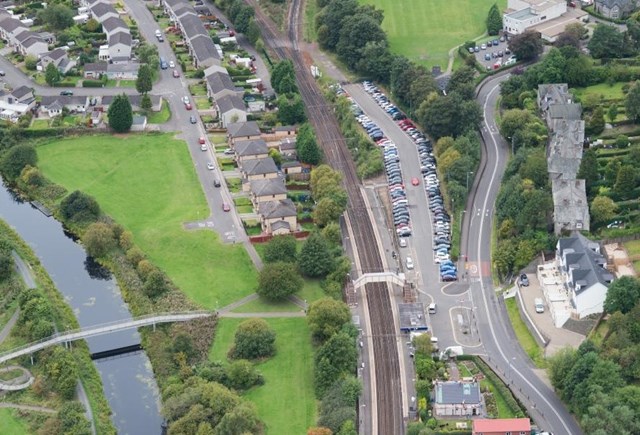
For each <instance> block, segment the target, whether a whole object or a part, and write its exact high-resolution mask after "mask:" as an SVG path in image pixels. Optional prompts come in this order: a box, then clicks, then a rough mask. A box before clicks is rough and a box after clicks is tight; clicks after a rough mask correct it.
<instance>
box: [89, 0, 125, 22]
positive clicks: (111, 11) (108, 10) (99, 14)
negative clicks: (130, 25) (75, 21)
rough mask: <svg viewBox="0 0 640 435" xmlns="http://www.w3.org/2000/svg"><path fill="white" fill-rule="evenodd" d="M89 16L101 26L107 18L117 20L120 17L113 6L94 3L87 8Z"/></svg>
mask: <svg viewBox="0 0 640 435" xmlns="http://www.w3.org/2000/svg"><path fill="white" fill-rule="evenodd" d="M89 10H90V11H91V16H92V17H93V18H95V19H96V21H98V22H99V23H100V24H103V26H104V22H105V21H106V20H108V19H109V18H118V17H119V16H120V15H119V14H118V12H117V11H116V10H115V8H114V7H113V6H111V5H110V4H108V3H102V2H99V3H95V4H93V5H91V6H90V7H89Z"/></svg>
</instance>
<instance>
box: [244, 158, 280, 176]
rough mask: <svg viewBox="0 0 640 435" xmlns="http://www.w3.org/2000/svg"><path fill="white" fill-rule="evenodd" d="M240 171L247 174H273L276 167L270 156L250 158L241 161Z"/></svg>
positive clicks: (276, 170)
mask: <svg viewBox="0 0 640 435" xmlns="http://www.w3.org/2000/svg"><path fill="white" fill-rule="evenodd" d="M242 171H243V172H245V173H246V174H247V175H262V174H275V173H277V172H278V167H277V166H276V163H275V162H274V161H273V159H272V158H271V157H266V158H264V159H251V160H245V161H244V162H242Z"/></svg>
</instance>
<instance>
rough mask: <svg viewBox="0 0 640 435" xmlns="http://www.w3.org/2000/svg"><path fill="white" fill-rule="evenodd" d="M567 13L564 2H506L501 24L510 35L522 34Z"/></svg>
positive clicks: (540, 0) (532, 0)
mask: <svg viewBox="0 0 640 435" xmlns="http://www.w3.org/2000/svg"><path fill="white" fill-rule="evenodd" d="M565 12H567V2H566V1H565V0H508V2H507V10H506V11H505V13H504V15H503V18H502V23H503V28H504V31H505V32H507V33H510V34H512V35H519V34H521V33H524V32H525V31H526V30H527V29H529V28H530V27H533V26H535V25H537V24H540V23H543V22H547V21H551V20H553V19H555V18H558V17H560V16H561V15H562V14H564V13H565Z"/></svg>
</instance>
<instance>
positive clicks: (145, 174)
mask: <svg viewBox="0 0 640 435" xmlns="http://www.w3.org/2000/svg"><path fill="white" fill-rule="evenodd" d="M38 156H39V158H40V164H39V166H40V168H41V170H42V172H43V173H44V174H45V176H47V177H48V178H49V179H50V180H52V181H53V182H55V183H57V184H60V185H62V186H64V187H66V188H67V189H68V191H70V192H71V191H73V190H76V189H79V190H81V191H83V192H86V193H88V194H89V195H92V196H94V197H95V198H96V199H97V201H98V202H99V203H100V206H101V207H102V209H103V210H104V211H105V213H107V214H109V215H110V216H111V217H113V218H114V219H115V220H116V221H117V222H119V223H120V224H122V225H123V226H124V227H125V228H126V229H128V230H129V231H131V232H132V233H133V236H134V242H135V243H136V245H138V246H139V247H140V248H141V249H142V250H143V251H144V252H145V253H146V254H147V255H148V257H149V258H150V260H151V261H152V262H153V263H154V264H156V265H158V266H159V267H160V268H161V269H163V270H164V271H165V272H166V273H167V275H168V276H169V277H170V278H171V279H172V280H173V281H174V283H175V284H176V285H177V286H178V287H179V288H180V289H182V291H184V292H185V294H186V295H187V296H188V297H189V298H190V299H191V300H193V301H194V302H196V303H197V304H199V305H200V306H202V307H205V308H208V309H215V307H216V306H220V307H221V306H224V305H227V304H229V303H231V302H233V301H234V300H237V299H239V298H242V297H244V296H246V295H248V294H250V293H252V292H253V291H254V290H255V287H256V285H257V279H256V271H255V268H254V266H253V264H252V263H251V260H250V258H249V256H248V254H247V253H246V251H245V250H244V247H243V246H242V245H240V244H238V245H224V244H223V243H222V242H221V241H220V239H219V236H218V235H217V234H216V233H214V232H213V231H209V230H199V231H186V230H184V229H183V223H184V222H188V221H194V220H198V219H202V218H204V217H206V216H207V215H208V214H209V211H208V208H207V205H206V201H205V198H204V194H203V192H202V187H201V186H200V183H199V182H198V179H197V177H196V174H195V171H194V169H193V164H192V161H191V157H190V156H189V152H188V150H187V147H186V145H185V143H184V142H183V141H179V140H176V139H174V138H173V137H172V136H171V135H169V134H147V135H128V136H125V137H114V136H85V137H76V138H70V139H63V140H56V141H53V142H50V143H48V144H45V145H42V146H39V147H38ZM220 213H222V211H220Z"/></svg>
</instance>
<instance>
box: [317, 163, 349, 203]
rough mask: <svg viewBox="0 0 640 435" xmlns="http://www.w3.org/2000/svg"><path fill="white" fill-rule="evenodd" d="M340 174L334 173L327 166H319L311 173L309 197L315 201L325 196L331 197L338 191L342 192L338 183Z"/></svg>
mask: <svg viewBox="0 0 640 435" xmlns="http://www.w3.org/2000/svg"><path fill="white" fill-rule="evenodd" d="M341 181H342V174H340V172H338V171H334V170H333V169H332V168H331V167H330V166H328V165H320V166H318V167H317V168H315V169H313V170H312V171H311V182H310V185H311V195H312V196H313V199H315V200H316V201H320V200H321V199H322V198H324V197H325V196H332V195H334V194H335V193H336V191H338V190H342V187H341V186H340V182H341Z"/></svg>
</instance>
